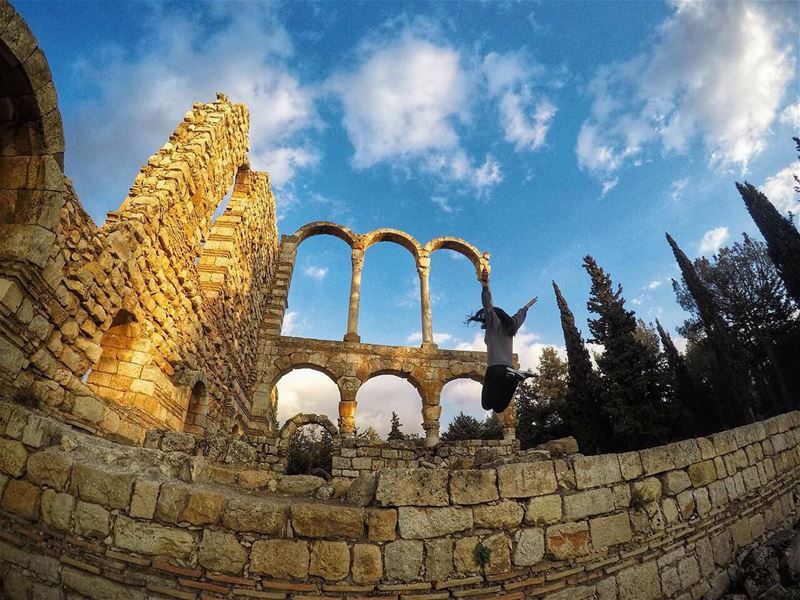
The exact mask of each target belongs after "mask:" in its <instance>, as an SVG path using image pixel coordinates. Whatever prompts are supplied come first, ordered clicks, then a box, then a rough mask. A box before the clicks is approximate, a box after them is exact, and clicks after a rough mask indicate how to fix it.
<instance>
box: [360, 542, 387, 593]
mask: <svg viewBox="0 0 800 600" xmlns="http://www.w3.org/2000/svg"><path fill="white" fill-rule="evenodd" d="M382 576H383V560H382V559H381V548H380V546H375V545H373V544H355V545H354V546H353V582H354V583H358V584H367V585H368V584H372V583H378V581H380V579H381V577H382Z"/></svg>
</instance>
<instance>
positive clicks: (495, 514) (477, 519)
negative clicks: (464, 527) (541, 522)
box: [472, 500, 560, 529]
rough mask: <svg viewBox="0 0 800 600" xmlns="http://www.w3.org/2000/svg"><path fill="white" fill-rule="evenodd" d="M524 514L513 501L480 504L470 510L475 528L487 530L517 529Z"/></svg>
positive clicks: (519, 506)
mask: <svg viewBox="0 0 800 600" xmlns="http://www.w3.org/2000/svg"><path fill="white" fill-rule="evenodd" d="M559 507H560V505H559ZM524 512H525V511H524V509H523V508H522V505H521V504H520V503H519V502H516V501H514V500H501V501H500V502H498V503H496V504H481V505H480V506H475V507H473V509H472V515H473V521H474V525H475V527H486V528H487V529H514V528H515V527H519V524H520V523H521V522H522V517H523V514H524Z"/></svg>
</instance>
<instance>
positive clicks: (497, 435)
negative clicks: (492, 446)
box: [481, 413, 503, 440]
mask: <svg viewBox="0 0 800 600" xmlns="http://www.w3.org/2000/svg"><path fill="white" fill-rule="evenodd" d="M481 428H482V430H483V431H482V433H481V439H483V440H502V439H503V424H502V423H501V422H500V418H499V417H498V416H497V414H496V413H492V414H490V415H489V416H488V417H486V419H485V420H484V421H483V423H481Z"/></svg>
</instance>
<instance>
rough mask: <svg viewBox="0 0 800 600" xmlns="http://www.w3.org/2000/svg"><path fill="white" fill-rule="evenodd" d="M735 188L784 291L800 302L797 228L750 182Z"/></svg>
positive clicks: (799, 239) (798, 235)
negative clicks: (765, 243) (783, 286)
mask: <svg viewBox="0 0 800 600" xmlns="http://www.w3.org/2000/svg"><path fill="white" fill-rule="evenodd" d="M736 189H738V190H739V193H740V194H741V195H742V199H743V200H744V204H745V206H747V210H748V212H749V213H750V216H751V217H753V221H755V223H756V225H758V228H759V230H760V231H761V235H763V236H764V239H765V240H766V242H767V248H768V249H769V255H770V257H771V258H772V261H773V262H774V263H775V266H776V267H777V268H778V272H779V273H780V274H781V277H782V278H783V281H784V283H785V284H786V290H787V291H788V292H789V295H790V296H791V297H792V298H793V299H794V301H795V302H796V303H797V304H799V305H800V231H798V230H797V228H796V227H795V226H794V224H793V223H792V219H791V217H790V216H783V215H781V213H779V212H778V209H776V208H775V206H774V205H773V204H772V203H771V202H770V201H769V200H768V199H767V197H766V196H765V195H764V194H762V193H761V192H760V191H758V189H756V188H755V187H754V186H753V185H750V184H749V183H747V182H746V181H745V182H744V184H741V183H737V184H736Z"/></svg>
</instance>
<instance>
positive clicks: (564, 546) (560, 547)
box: [546, 521, 589, 560]
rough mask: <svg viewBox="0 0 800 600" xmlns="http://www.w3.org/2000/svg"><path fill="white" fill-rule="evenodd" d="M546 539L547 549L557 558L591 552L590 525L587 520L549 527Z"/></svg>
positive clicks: (572, 556)
mask: <svg viewBox="0 0 800 600" xmlns="http://www.w3.org/2000/svg"><path fill="white" fill-rule="evenodd" d="M546 539H547V550H548V551H549V552H550V553H551V554H552V555H553V557H555V558H556V560H566V559H571V558H575V557H577V556H585V555H586V554H589V526H588V525H587V524H586V522H585V521H581V522H579V523H563V524H560V525H553V526H552V527H548V528H547V532H546Z"/></svg>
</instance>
